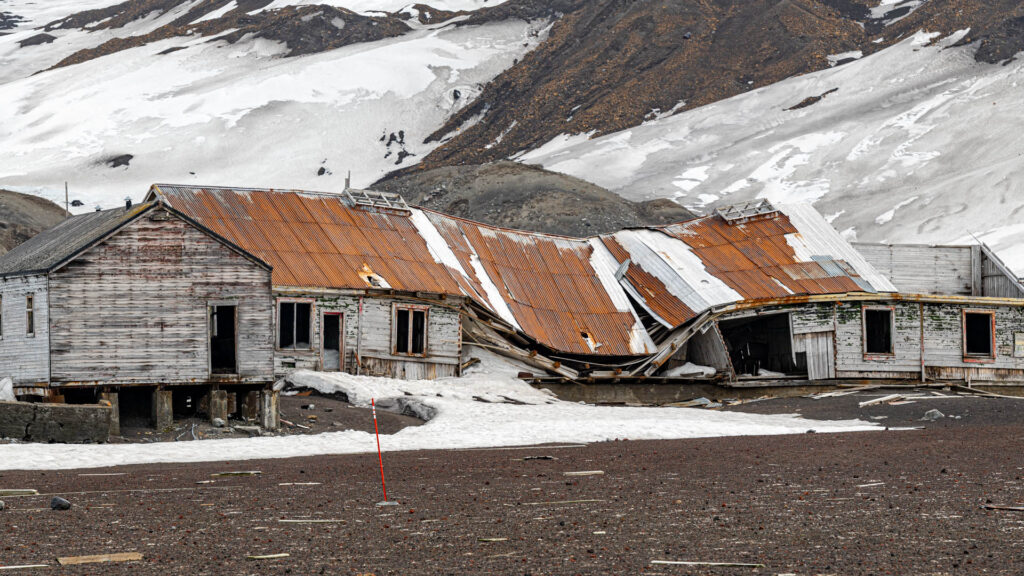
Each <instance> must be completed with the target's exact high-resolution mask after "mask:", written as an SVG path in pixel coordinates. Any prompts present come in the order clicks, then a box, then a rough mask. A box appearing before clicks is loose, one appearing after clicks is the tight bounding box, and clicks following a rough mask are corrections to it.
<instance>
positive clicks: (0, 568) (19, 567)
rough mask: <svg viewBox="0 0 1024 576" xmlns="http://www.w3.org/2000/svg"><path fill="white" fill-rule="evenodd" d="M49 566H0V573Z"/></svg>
mask: <svg viewBox="0 0 1024 576" xmlns="http://www.w3.org/2000/svg"><path fill="white" fill-rule="evenodd" d="M49 567H50V565H49V564H20V565H17V566H0V572H3V571H5V570H28V569H30V568H49Z"/></svg>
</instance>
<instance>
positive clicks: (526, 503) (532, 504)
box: [523, 500, 604, 506]
mask: <svg viewBox="0 0 1024 576" xmlns="http://www.w3.org/2000/svg"><path fill="white" fill-rule="evenodd" d="M587 502H604V500H556V501H554V502H523V506H545V505H549V504H586V503H587Z"/></svg>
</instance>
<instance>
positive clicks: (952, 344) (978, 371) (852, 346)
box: [793, 301, 1024, 382]
mask: <svg viewBox="0 0 1024 576" xmlns="http://www.w3.org/2000/svg"><path fill="white" fill-rule="evenodd" d="M865 305H868V306H873V305H877V306H892V307H893V312H894V314H895V324H896V330H895V332H894V333H893V348H894V355H893V356H890V357H877V356H876V357H872V358H865V357H864V348H863V325H862V323H863V321H862V314H861V308H862V306H865ZM825 308H828V309H831V308H834V309H835V315H836V328H837V329H836V336H835V338H836V341H835V348H836V351H835V354H836V363H835V369H836V376H837V377H838V378H899V379H908V378H909V379H917V378H919V377H920V373H921V354H922V351H921V331H922V319H923V328H924V360H925V367H926V368H925V369H926V373H927V374H928V376H929V377H932V378H940V379H971V380H977V381H981V380H992V381H1018V382H1020V381H1024V358H1017V357H1014V355H1013V353H1014V346H1013V345H1014V335H1015V334H1016V333H1024V308H1020V307H1013V306H964V305H960V304H919V303H915V302H897V303H892V302H885V301H879V302H854V303H847V304H825V305H808V306H807V307H804V308H802V309H799V310H795V311H794V312H793V325H794V327H796V326H804V327H805V328H804V330H805V331H806V330H807V328H806V326H807V325H813V324H814V323H815V322H818V323H820V325H821V326H822V327H824V326H825V325H826V323H831V321H830V320H826V317H827V315H826V314H824V313H823V311H822V309H825ZM965 308H967V309H970V310H993V311H995V315H996V358H995V360H994V361H992V362H984V363H976V362H967V361H964V356H963V326H962V313H963V310H964V309H965ZM922 312H923V316H922Z"/></svg>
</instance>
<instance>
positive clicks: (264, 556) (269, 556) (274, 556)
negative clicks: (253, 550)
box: [245, 552, 291, 560]
mask: <svg viewBox="0 0 1024 576" xmlns="http://www.w3.org/2000/svg"><path fill="white" fill-rule="evenodd" d="M289 556H291V554H289V553H287V552H281V553H280V554H259V555H253V556H246V557H245V559H246V560H276V559H278V558H287V557H289Z"/></svg>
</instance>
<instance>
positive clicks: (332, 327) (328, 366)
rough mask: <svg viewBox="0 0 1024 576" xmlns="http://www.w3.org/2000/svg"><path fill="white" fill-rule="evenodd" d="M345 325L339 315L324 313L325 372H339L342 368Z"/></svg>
mask: <svg viewBox="0 0 1024 576" xmlns="http://www.w3.org/2000/svg"><path fill="white" fill-rule="evenodd" d="M343 325H344V321H343V316H342V315H341V314H339V313H331V312H324V318H323V332H324V333H323V350H321V357H322V358H323V369H324V371H325V372H337V371H339V370H341V367H342V364H343V362H342V349H343V348H342V345H341V341H342V339H341V332H342V327H343Z"/></svg>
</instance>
